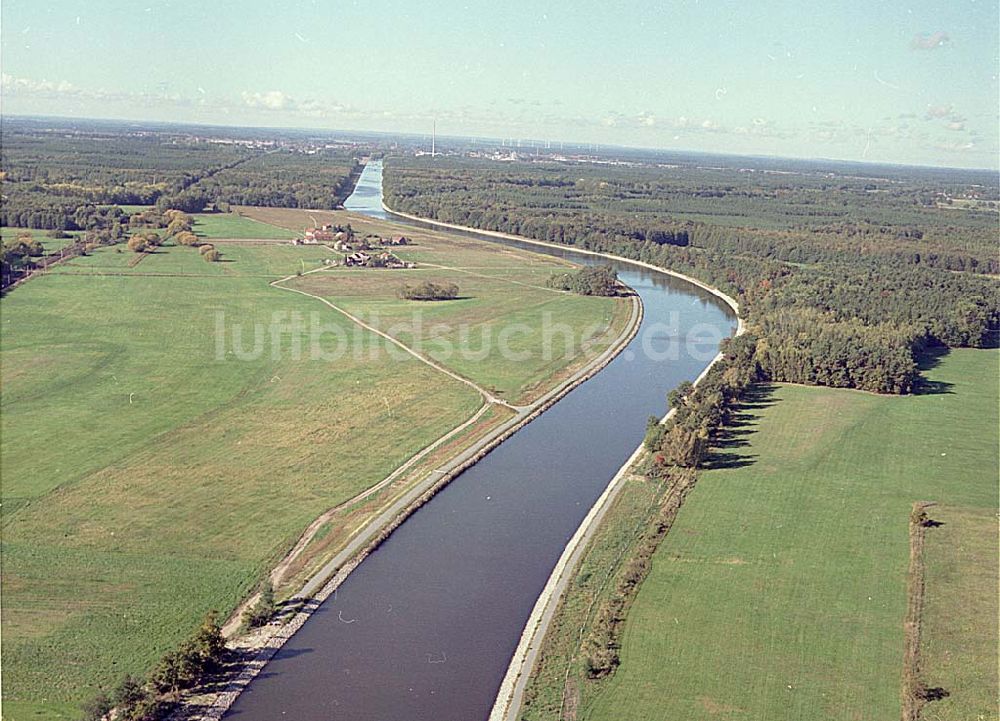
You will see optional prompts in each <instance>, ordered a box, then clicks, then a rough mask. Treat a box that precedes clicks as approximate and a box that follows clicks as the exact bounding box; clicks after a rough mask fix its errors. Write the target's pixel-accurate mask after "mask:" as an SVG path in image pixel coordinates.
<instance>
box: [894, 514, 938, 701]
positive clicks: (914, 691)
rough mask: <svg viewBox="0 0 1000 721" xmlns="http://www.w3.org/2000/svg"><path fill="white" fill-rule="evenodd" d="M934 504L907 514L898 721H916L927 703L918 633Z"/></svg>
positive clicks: (922, 612) (921, 621) (920, 622)
mask: <svg viewBox="0 0 1000 721" xmlns="http://www.w3.org/2000/svg"><path fill="white" fill-rule="evenodd" d="M934 505H937V504H935V503H934V502H931V501H918V502H916V503H914V504H913V509H912V510H911V511H910V523H909V531H910V532H909V536H910V570H909V574H908V576H907V588H906V596H907V599H906V619H905V620H904V621H903V638H904V643H903V678H902V688H901V694H900V695H901V698H900V716H899V717H900V721H919V719H920V713H921V711H922V710H923V707H924V705H925V704H926V703H927V695H926V689H925V688H924V684H923V681H922V680H921V678H920V676H921V671H922V668H921V660H920V632H921V625H922V623H923V615H924V571H925V566H924V540H925V538H926V536H927V520H928V519H927V509H928V508H930V507H931V506H934Z"/></svg>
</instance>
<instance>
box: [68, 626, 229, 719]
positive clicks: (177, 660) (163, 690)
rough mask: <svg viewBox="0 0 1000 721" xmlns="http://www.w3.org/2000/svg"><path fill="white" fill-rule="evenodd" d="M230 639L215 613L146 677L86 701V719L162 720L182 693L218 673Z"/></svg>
mask: <svg viewBox="0 0 1000 721" xmlns="http://www.w3.org/2000/svg"><path fill="white" fill-rule="evenodd" d="M226 654H227V651H226V642H225V639H224V638H223V637H222V628H221V626H220V625H219V623H218V621H217V620H216V617H215V614H214V613H212V614H209V615H208V616H207V617H206V618H205V620H204V622H203V623H202V624H201V626H200V627H199V628H198V629H197V630H196V631H195V632H194V634H192V636H191V637H190V638H189V639H188V640H187V641H185V642H184V643H183V644H181V646H180V647H179V648H177V649H176V650H174V651H171V652H169V653H167V654H166V655H165V656H164V657H163V658H162V659H161V660H160V662H159V663H158V664H157V665H156V666H155V667H154V668H153V670H152V672H151V673H150V674H149V677H148V678H147V679H145V680H142V679H139V678H137V677H135V676H132V675H126V676H125V678H124V679H122V681H121V683H119V684H118V686H117V687H116V688H115V689H114V690H113V691H112V692H111V693H107V692H102V693H100V694H98V695H97V696H96V697H94V698H93V699H91V700H90V701H89V702H87V703H86V704H84V707H83V711H84V719H85V721H106V720H107V719H112V718H113V719H114V720H115V721H160V720H161V719H165V718H167V717H168V716H169V714H170V713H171V712H172V711H173V709H174V707H175V705H176V701H177V700H178V697H179V694H180V693H181V692H182V691H184V690H185V689H189V688H192V687H193V686H195V685H196V684H198V683H200V682H201V681H202V680H203V679H204V678H205V677H206V676H208V675H209V674H212V673H215V672H216V671H218V670H219V668H220V667H221V665H222V663H223V661H224V660H225V658H226Z"/></svg>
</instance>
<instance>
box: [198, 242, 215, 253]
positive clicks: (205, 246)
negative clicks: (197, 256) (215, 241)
mask: <svg viewBox="0 0 1000 721" xmlns="http://www.w3.org/2000/svg"><path fill="white" fill-rule="evenodd" d="M211 250H215V246H214V245H212V244H211V243H202V244H201V245H200V246H198V252H199V253H201V254H202V255H205V253H208V252H209V251H211Z"/></svg>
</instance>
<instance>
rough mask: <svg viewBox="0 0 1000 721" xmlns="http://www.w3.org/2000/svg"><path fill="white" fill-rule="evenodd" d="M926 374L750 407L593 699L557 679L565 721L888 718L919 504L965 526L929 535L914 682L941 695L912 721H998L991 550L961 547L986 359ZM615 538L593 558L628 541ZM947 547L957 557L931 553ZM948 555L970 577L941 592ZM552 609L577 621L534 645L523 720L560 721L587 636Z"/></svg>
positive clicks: (987, 397)
mask: <svg viewBox="0 0 1000 721" xmlns="http://www.w3.org/2000/svg"><path fill="white" fill-rule="evenodd" d="M927 374H928V376H929V377H930V379H931V380H932V381H934V382H935V385H934V388H936V390H938V391H939V392H937V393H929V394H927V395H919V396H909V397H880V396H875V395H870V394H864V393H858V392H853V391H843V390H831V389H824V388H806V387H799V386H777V387H774V388H773V389H770V390H769V391H768V393H767V394H766V396H765V397H764V398H762V399H761V400H760V402H758V403H756V404H751V405H749V406H748V407H745V408H744V409H743V410H742V417H741V418H740V422H739V424H738V427H735V428H733V429H730V430H731V435H730V438H729V439H728V441H727V442H728V444H729V445H728V447H726V448H722V449H720V451H719V454H718V456H717V457H716V458H715V459H714V460H713V464H714V466H715V468H714V469H712V470H707V471H703V472H702V474H701V477H700V480H699V481H698V485H697V486H696V487H695V489H694V490H693V491H692V492H691V494H690V495H689V496H688V499H687V502H686V503H685V505H684V507H683V508H682V509H681V512H680V515H679V517H678V519H677V521H676V523H675V524H674V526H673V528H672V529H671V531H670V533H669V534H668V536H667V537H666V539H665V540H664V542H663V543H662V545H661V546H660V548H659V550H658V551H657V553H656V555H655V556H654V563H653V568H652V571H651V573H650V575H649V577H648V578H647V580H646V581H645V583H644V584H643V585H642V587H641V589H640V591H639V593H638V595H637V597H636V599H635V602H634V605H633V606H632V609H631V611H630V614H629V616H628V619H627V622H626V628H625V633H624V637H623V648H622V653H621V658H622V663H621V666H620V667H619V669H618V671H617V672H616V673H615V675H614V676H612V677H611V678H610V679H609V680H606V681H601V682H591V681H586V680H584V679H583V676H582V674H583V671H582V663H581V662H580V661H579V660H577V661H575V662H574V663H573V664H572V665H571V667H570V668H571V674H570V676H569V681H570V685H571V687H573V688H575V689H576V693H577V694H578V695H577V697H576V698H572V699H571V701H570V704H569V705H570V706H571V707H573V708H575V717H576V718H580V719H592V720H598V719H609V720H610V719H614V720H615V721H624V720H627V719H635V720H639V719H642V720H643V721H647V720H648V721H656V720H658V719H662V720H664V721H665V720H667V719H671V720H673V719H685V720H688V719H690V720H698V719H761V720H762V719H796V720H805V721H807V720H809V719H815V720H816V721H827V720H828V719H871V720H873V721H876V720H879V721H880V720H882V719H893V718H898V717H899V704H900V683H901V675H902V660H903V625H902V624H903V619H904V616H905V613H906V601H907V598H906V593H907V590H906V589H907V572H908V564H909V547H908V519H909V513H910V508H911V504H912V503H913V502H914V501H918V500H934V501H938V502H940V503H942V504H945V506H948V507H955V508H956V509H962V511H961V512H960V513H959V512H956V513H955V514H954V515H953V516H951V518H953V519H954V520H953V523H954V525H953V526H949V525H947V524H946V525H945V526H942V527H941V528H935V529H929V530H928V539H929V541H928V543H929V544H930V545H929V547H930V549H931V551H930V554H931V560H930V562H929V570H928V575H927V584H928V585H927V598H928V599H929V603H928V609H927V613H926V615H925V616H926V617H925V633H926V637H927V642H926V643H927V652H926V658H925V667H926V669H925V670H926V673H925V677H927V678H926V682H927V683H928V684H929V685H933V686H941V687H943V688H945V689H948V688H953V689H955V691H956V693H954V694H953V695H952V696H951V697H949V698H948V699H946V700H945V701H941V702H934V703H932V704H930V705H929V706H928V707H927V708H926V710H925V718H938V716H935V715H934V714H935V713H937V711H936V710H935V709H936V708H940V709H941V710H942V711H943V710H945V709H947V708H948V706H947V705H946V704H951V705H952V706H953V708H954V709H956V710H955V711H954V712H952V714H951V715H941V716H939V718H973V719H975V718H977V716H974V715H973V716H968V715H963V714H964V713H965V711H966V710H971V709H975V710H980V709H984V708H990V709H992V713H993V715H986V716H984V717H983V718H986V719H995V718H996V715H995V704H994V703H993V701H995V691H996V676H995V672H996V664H995V655H994V653H993V652H995V649H996V643H997V636H996V624H995V621H996V613H995V609H996V607H995V580H996V554H995V523H991V524H989V525H990V526H991V529H992V530H990V532H989V533H988V534H984V536H986V537H981V536H979V535H977V534H978V531H977V530H976V529H981V528H982V527H983V526H982V524H983V522H984V521H983V519H993V518H994V516H995V503H996V479H997V477H998V462H997V443H998V437H997V421H998V419H997V403H996V398H997V376H998V367H997V354H996V353H995V352H992V351H972V350H955V351H952V352H951V353H950V354H948V355H947V356H945V357H944V358H942V359H941V362H940V365H938V366H937V367H935V368H933V369H931V370H929V371H928V373H927ZM631 513H632V514H633V515H632V517H633V518H634V517H635V515H634V511H632V512H631ZM962 514H969V516H970V517H971V518H972V519H973V520H972V521H969V522H966V520H965V519H964V517H963V515H962ZM932 517H933V509H932ZM617 519H618V520H617V523H618V524H619V527H618V528H619V530H618V531H617V532H612V531H608V532H605V533H604V536H605V537H606V538H605V540H603V541H601V543H603V544H604V545H605V546H610V545H613V544H614V543H615V541H614V539H615V538H616V537H618V536H620V535H621V530H620V529H621V526H622V525H623V524H624V525H626V526H627V525H629V519H628V517H627V516H623V514H621V513H618V514H617ZM975 519H978V520H975ZM615 523H616V522H615V521H612V523H611V529H612V530H613V529H614V528H615ZM976 524H980V525H976ZM630 525H631V526H633V527H634V525H635V521H634V520H632V521H631V524H630ZM949 528H950V532H951V533H953V534H955V536H954V538H958V539H961V538H964V539H965V546H963V548H968V549H969V551H968V553H966V552H964V551H957V550H956V549H955V547H954V545H952V544H948V543H944V542H939V541H931V540H930V539H934V538H935V536H934V534H936V533H940V532H941V531H945V530H948V529H949ZM973 539H976V540H975V541H974V540H973ZM942 543H944V545H943V546H942V545H941V544H942ZM943 549H948V553H949V554H952V557H948V556H947V555H946V554H945V555H943ZM976 549H978V550H976ZM606 550H607V549H606V548H605V549H604V551H599V552H606ZM592 553H594V552H593V551H592ZM955 554H957V555H960V556H962V558H964V564H958V565H957V568H965V569H971V570H970V571H969V573H968V575H966V574H962V573H960V572H956V573H954V574H953V575H952V576H951V577H950V579H949V577H948V575H947V574H944V573H943V572H942V571H943V567H944V565H945V559H946V558H948V565H949V567H953V568H954V567H956V565H955V564H957V563H958V562H957V560H956V558H954V557H953V556H954V555H955ZM976 554H978V555H976ZM981 561H982V562H986V563H988V564H992V567H987V568H985V569H984V568H982V567H980V566H978V565H977V564H978V563H979V562H981ZM984 578H988V579H992V580H991V581H990V584H991V585H989V593H988V594H987V595H986V596H984V595H983V592H982V588H983V585H984V581H983V579H984ZM593 583H594V582H593V581H592V580H590V579H588V578H578V584H577V585H580V586H584V587H586V586H588V585H593ZM969 585H972V586H975V587H977V588H979V589H980V591H979V596H978V598H979V599H980V600H979V601H978V602H973V604H972V605H973V609H975V610H968V611H956V610H955V608H954V606H955V605H961V603H963V602H964V598H963V601H956V600H955V598H954V597H953V595H952V594H953V593H955V592H963V589H965V590H967V587H968V586H969ZM987 596H988V597H987ZM973 597H974V598H976V596H975V595H974V594H973ZM930 599H937V600H930ZM567 604H568V605H567V608H569V609H570V613H571V614H576V615H575V616H572V617H570V618H563V619H562V620H561V621H560V623H559V624H558V625H557V626H556V627H555V628H556V629H557V630H556V632H555V633H554V634H550V638H548V639H547V640H546V645H547V653H548V655H549V658H548V659H547V661H546V662H545V663H544V664H543V665H542V667H541V669H542V670H541V672H540V673H539V674H537V675H536V677H535V679H534V681H533V685H532V689H531V695H532V696H533V697H534V699H535V703H534V704H532V705H530V706H529V707H528V708H527V710H526V712H525V714H524V716H525V718H528V719H556V718H559V714H558V709H559V708H560V705H561V700H562V689H563V679H564V677H565V670H566V668H567V664H566V648H567V647H570V646H573V644H575V640H574V639H576V638H577V634H578V633H579V626H580V622H581V619H582V618H584V617H585V613H584V612H582V611H581V610H580V608H579V605H577V606H574V605H573V604H574V601H573V596H572V595H571V596H570V598H569V599H568V601H567ZM574 609H575V610H574ZM567 639H570V640H567ZM959 659H960V660H961V662H959ZM571 695H572V694H571ZM936 704H941V706H939V707H937V706H936Z"/></svg>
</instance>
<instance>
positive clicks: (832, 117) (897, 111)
mask: <svg viewBox="0 0 1000 721" xmlns="http://www.w3.org/2000/svg"><path fill="white" fill-rule="evenodd" d="M817 5H818V4H817ZM2 19H3V26H2V41H3V42H2V61H3V112H4V113H12V114H52V115H67V116H87V117H110V118H128V119H148V120H172V121H195V122H209V123H220V124H232V125H273V126H302V127H318V128H329V129H368V130H388V131H405V132H429V130H430V125H431V119H432V118H437V122H438V132H439V133H441V134H453V135H480V136H496V137H500V136H506V137H521V138H541V139H563V140H576V141H585V142H597V143H605V144H620V145H634V146H643V147H657V148H672V149H680V150H704V151H716V152H739V153H752V154H768V155H788V156H800V157H828V158H843V159H850V160H870V161H887V162H897V163H920V164H934V165H950V166H967V167H993V168H995V167H997V162H998V159H997V153H998V145H997V135H998V117H997V114H998V84H997V72H998V64H1000V58H998V22H1000V19H998V10H997V3H996V2H995V0H959V1H958V2H952V3H941V2H928V1H927V0H920V1H919V2H912V3H878V2H871V1H869V2H863V1H860V0H849V1H848V2H841V3H823V7H818V6H814V5H813V4H812V3H803V2H775V1H770V2H746V0H736V1H732V2H730V1H724V0H707V1H702V2H696V1H694V0H689V1H686V2H652V3H620V4H613V3H607V2H602V3H596V2H590V1H589V0H576V1H575V2H549V3H547V2H544V0H533V1H524V0H503V1H501V2H497V1H496V0H494V1H493V2H489V3H474V2H461V1H460V0H457V1H456V0H437V1H436V2H423V3H422V2H418V1H415V0H411V1H409V2H392V1H389V0H364V1H358V2H319V1H314V2H296V1H295V0H291V1H289V2H260V1H259V0H245V1H243V2H230V1H226V0H223V1H221V2H195V1H192V0H170V1H169V2H166V1H164V0H138V1H135V0H132V1H126V0H92V1H91V2H81V1H80V0H77V1H76V2H68V1H67V0H45V2H40V1H39V0H4V1H3V4H2Z"/></svg>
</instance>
